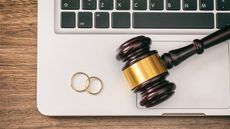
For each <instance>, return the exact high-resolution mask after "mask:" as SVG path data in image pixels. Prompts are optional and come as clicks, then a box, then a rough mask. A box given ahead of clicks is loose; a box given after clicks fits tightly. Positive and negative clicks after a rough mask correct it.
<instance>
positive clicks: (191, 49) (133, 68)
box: [116, 26, 230, 107]
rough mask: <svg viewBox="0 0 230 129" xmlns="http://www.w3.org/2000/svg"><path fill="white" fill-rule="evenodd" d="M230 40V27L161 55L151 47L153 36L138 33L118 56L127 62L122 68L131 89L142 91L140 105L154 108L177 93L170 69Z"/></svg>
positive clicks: (120, 49) (121, 47)
mask: <svg viewBox="0 0 230 129" xmlns="http://www.w3.org/2000/svg"><path fill="white" fill-rule="evenodd" d="M228 39H230V26H226V27H225V28H223V29H221V30H218V31H216V32H214V33H212V34H210V35H208V36H207V37H205V38H203V39H201V40H199V39H195V40H194V41H193V43H192V44H190V45H188V46H185V47H182V48H179V49H175V50H172V51H169V52H168V53H164V54H163V55H162V56H161V57H160V56H159V55H158V52H157V51H156V50H150V45H151V43H152V41H151V39H150V38H148V37H145V36H139V37H135V38H133V39H131V40H128V41H126V42H125V43H123V44H122V45H121V46H120V47H119V48H118V54H117V56H116V58H117V60H120V61H123V62H125V66H124V67H123V68H122V71H123V74H124V76H125V78H126V79H127V81H128V83H129V86H130V87H131V89H132V90H133V91H134V92H135V93H137V92H139V93H141V97H142V99H141V101H140V105H142V106H145V107H152V106H155V105H157V104H159V103H161V102H163V101H165V100H166V99H168V98H170V97H171V96H172V95H173V94H174V92H175V88H176V85H175V84H174V83H172V82H169V81H167V80H166V76H167V75H168V74H169V72H168V69H171V68H173V66H177V65H179V64H180V63H181V62H183V61H184V60H186V59H187V58H189V57H191V56H192V55H195V54H202V53H203V52H204V50H205V49H207V48H210V47H212V46H214V45H217V44H219V43H223V42H224V41H226V40H228Z"/></svg>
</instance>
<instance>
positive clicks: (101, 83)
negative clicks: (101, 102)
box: [86, 76, 103, 95]
mask: <svg viewBox="0 0 230 129" xmlns="http://www.w3.org/2000/svg"><path fill="white" fill-rule="evenodd" d="M92 79H94V80H97V81H99V83H100V85H99V86H100V88H99V90H97V91H92V90H90V88H89V87H88V88H87V89H86V91H87V92H88V93H90V94H92V95H97V94H99V93H100V92H101V91H102V89H103V82H102V80H101V79H100V78H98V77H95V76H92V77H89V79H87V83H88V84H90V82H92V81H91V80H92ZM90 86H92V85H90Z"/></svg>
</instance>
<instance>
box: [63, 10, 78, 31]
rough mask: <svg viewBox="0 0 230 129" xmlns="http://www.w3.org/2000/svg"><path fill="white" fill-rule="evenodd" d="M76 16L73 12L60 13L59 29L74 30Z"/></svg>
mask: <svg viewBox="0 0 230 129" xmlns="http://www.w3.org/2000/svg"><path fill="white" fill-rule="evenodd" d="M75 19H76V16H75V13H74V12H62V13H61V28H75V24H76V20H75Z"/></svg>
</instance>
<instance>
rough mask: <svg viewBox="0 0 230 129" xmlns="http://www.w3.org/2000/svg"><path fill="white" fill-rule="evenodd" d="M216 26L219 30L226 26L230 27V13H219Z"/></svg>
mask: <svg viewBox="0 0 230 129" xmlns="http://www.w3.org/2000/svg"><path fill="white" fill-rule="evenodd" d="M216 24H217V25H216V26H217V28H218V29H221V28H223V27H224V26H226V25H230V13H217V14H216Z"/></svg>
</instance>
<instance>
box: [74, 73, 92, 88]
mask: <svg viewBox="0 0 230 129" xmlns="http://www.w3.org/2000/svg"><path fill="white" fill-rule="evenodd" d="M80 75H82V76H85V77H86V78H87V80H89V76H88V75H87V74H86V73H83V72H77V73H75V74H74V75H73V76H72V78H71V87H72V89H73V90H75V91H77V92H83V91H86V89H88V88H89V83H88V84H87V83H86V82H85V85H84V89H77V88H76V86H75V85H74V80H75V78H76V77H77V76H80Z"/></svg>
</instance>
